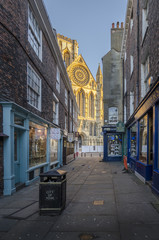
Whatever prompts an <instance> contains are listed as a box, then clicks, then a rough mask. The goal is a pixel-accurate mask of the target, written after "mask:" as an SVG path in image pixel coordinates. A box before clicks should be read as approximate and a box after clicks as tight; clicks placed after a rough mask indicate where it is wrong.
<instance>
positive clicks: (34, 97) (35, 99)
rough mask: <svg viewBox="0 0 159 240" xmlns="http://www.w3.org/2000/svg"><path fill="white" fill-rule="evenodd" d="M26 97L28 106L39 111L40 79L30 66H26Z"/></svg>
mask: <svg viewBox="0 0 159 240" xmlns="http://www.w3.org/2000/svg"><path fill="white" fill-rule="evenodd" d="M27 95H28V97H27V100H28V102H29V104H30V105H32V106H33V107H35V108H37V109H38V110H41V79H40V78H39V76H38V75H37V73H36V72H35V71H34V70H33V68H32V67H31V66H30V64H28V66H27Z"/></svg>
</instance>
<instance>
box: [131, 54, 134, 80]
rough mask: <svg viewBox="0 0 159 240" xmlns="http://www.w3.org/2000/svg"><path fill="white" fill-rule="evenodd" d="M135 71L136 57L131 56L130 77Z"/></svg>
mask: <svg viewBox="0 0 159 240" xmlns="http://www.w3.org/2000/svg"><path fill="white" fill-rule="evenodd" d="M133 70H134V57H133V56H132V55H131V56H130V76H131V75H132V73H133Z"/></svg>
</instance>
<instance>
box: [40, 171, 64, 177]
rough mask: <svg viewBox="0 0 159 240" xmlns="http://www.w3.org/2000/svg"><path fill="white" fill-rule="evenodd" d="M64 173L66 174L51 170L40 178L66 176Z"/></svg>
mask: <svg viewBox="0 0 159 240" xmlns="http://www.w3.org/2000/svg"><path fill="white" fill-rule="evenodd" d="M66 173H67V172H66V171H63V170H51V171H48V172H45V173H41V174H40V177H54V176H55V177H60V176H63V175H66Z"/></svg>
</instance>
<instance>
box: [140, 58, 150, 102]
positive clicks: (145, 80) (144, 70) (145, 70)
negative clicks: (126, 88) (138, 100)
mask: <svg viewBox="0 0 159 240" xmlns="http://www.w3.org/2000/svg"><path fill="white" fill-rule="evenodd" d="M149 72H150V64H149V56H148V57H147V59H146V61H145V62H144V63H143V64H141V97H142V98H143V97H144V96H145V95H146V93H147V92H148V90H149Z"/></svg>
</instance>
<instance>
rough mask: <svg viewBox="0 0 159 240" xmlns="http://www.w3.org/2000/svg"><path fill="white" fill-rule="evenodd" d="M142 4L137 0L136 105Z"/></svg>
mask: <svg viewBox="0 0 159 240" xmlns="http://www.w3.org/2000/svg"><path fill="white" fill-rule="evenodd" d="M139 24H140V5H139V0H137V81H136V107H137V106H138V104H139V73H140V65H139V64H140V47H139V46H140V39H139V33H140V27H139Z"/></svg>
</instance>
